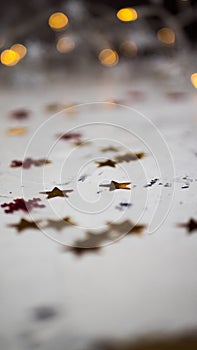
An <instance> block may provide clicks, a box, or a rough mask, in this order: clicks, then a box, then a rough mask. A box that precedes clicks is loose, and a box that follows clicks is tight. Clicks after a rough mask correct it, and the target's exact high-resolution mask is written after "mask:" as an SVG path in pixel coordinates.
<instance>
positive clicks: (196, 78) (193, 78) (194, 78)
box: [191, 73, 197, 89]
mask: <svg viewBox="0 0 197 350" xmlns="http://www.w3.org/2000/svg"><path fill="white" fill-rule="evenodd" d="M191 82H192V84H193V85H194V87H195V88H196V89H197V73H193V74H192V75H191Z"/></svg>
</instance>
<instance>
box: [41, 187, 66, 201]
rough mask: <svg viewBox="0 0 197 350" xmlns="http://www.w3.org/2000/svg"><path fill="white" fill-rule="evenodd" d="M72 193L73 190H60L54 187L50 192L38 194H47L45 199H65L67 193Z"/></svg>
mask: <svg viewBox="0 0 197 350" xmlns="http://www.w3.org/2000/svg"><path fill="white" fill-rule="evenodd" d="M70 192H73V190H60V189H59V188H58V187H54V188H53V190H52V191H45V192H40V193H41V194H47V199H50V198H54V197H67V198H68V195H67V193H70Z"/></svg>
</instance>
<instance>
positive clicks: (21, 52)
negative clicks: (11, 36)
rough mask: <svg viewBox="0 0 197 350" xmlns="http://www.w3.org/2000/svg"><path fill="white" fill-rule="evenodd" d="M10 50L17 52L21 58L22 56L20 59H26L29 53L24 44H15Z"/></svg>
mask: <svg viewBox="0 0 197 350" xmlns="http://www.w3.org/2000/svg"><path fill="white" fill-rule="evenodd" d="M10 49H11V50H13V51H15V52H16V53H18V54H19V56H20V59H22V58H23V57H25V55H26V53H27V49H26V47H25V46H24V45H22V44H14V45H12V46H11V48H10Z"/></svg>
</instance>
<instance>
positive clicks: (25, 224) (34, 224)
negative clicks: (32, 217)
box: [9, 218, 40, 232]
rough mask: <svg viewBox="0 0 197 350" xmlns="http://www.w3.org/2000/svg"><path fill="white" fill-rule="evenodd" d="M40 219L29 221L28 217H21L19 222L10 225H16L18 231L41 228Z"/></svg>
mask: <svg viewBox="0 0 197 350" xmlns="http://www.w3.org/2000/svg"><path fill="white" fill-rule="evenodd" d="M39 222H40V221H29V220H27V219H23V218H22V219H21V220H20V221H19V223H18V224H11V225H9V227H14V228H16V230H17V231H18V232H21V231H24V230H27V229H35V230H39V227H38V223H39Z"/></svg>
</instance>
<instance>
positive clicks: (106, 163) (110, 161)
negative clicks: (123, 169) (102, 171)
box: [96, 159, 116, 168]
mask: <svg viewBox="0 0 197 350" xmlns="http://www.w3.org/2000/svg"><path fill="white" fill-rule="evenodd" d="M96 163H97V164H98V168H101V167H103V166H110V167H112V168H115V166H116V162H114V161H113V160H110V159H107V160H106V161H104V162H96Z"/></svg>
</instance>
